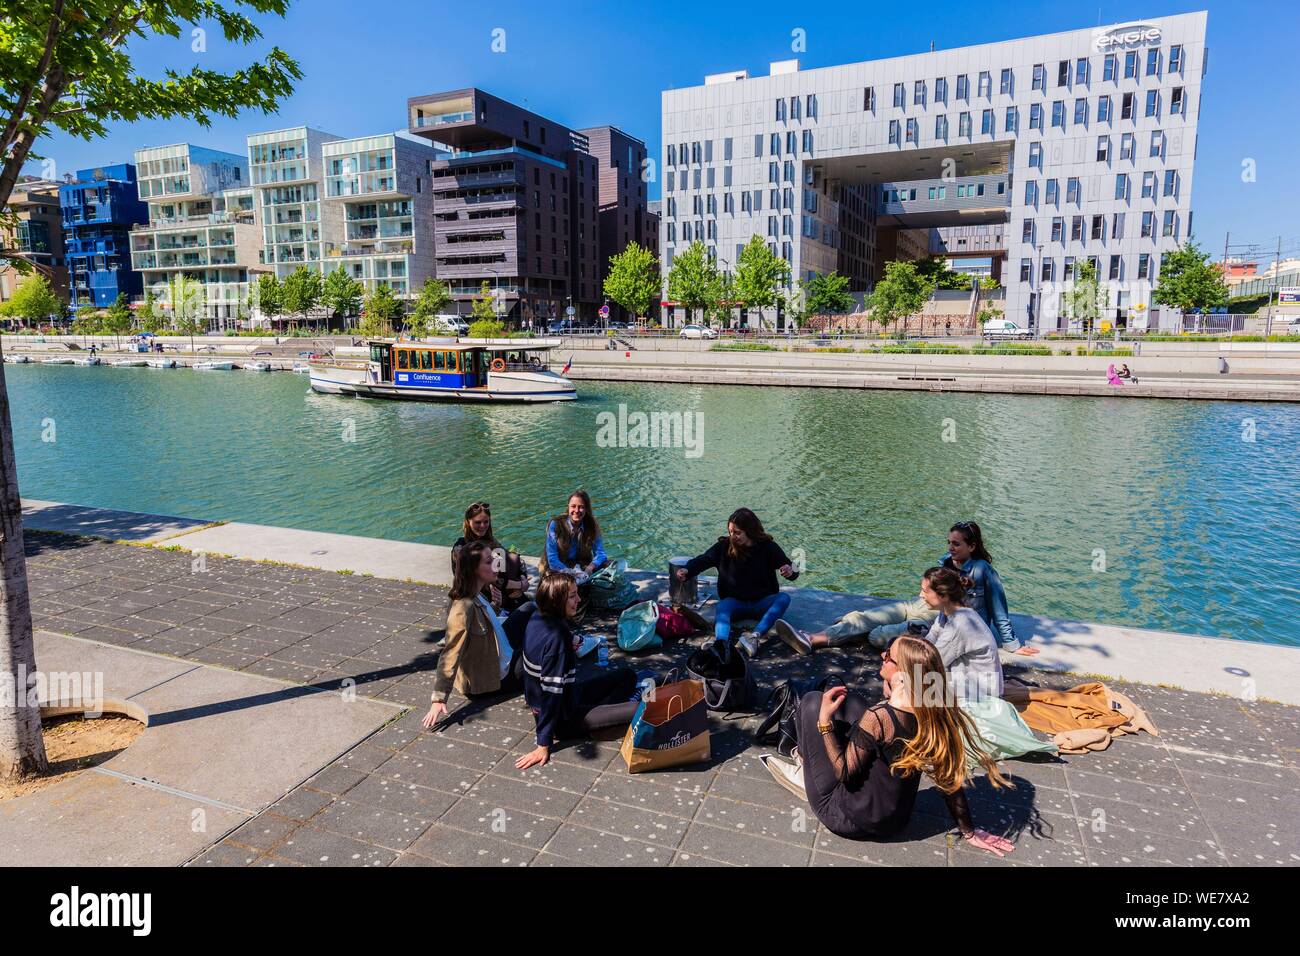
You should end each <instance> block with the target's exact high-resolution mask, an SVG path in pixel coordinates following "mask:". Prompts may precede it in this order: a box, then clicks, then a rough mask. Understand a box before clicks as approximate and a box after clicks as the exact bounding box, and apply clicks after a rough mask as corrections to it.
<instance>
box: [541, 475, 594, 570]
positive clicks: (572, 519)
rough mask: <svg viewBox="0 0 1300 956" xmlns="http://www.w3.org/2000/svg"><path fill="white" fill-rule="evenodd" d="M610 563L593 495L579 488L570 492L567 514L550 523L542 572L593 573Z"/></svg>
mask: <svg viewBox="0 0 1300 956" xmlns="http://www.w3.org/2000/svg"><path fill="white" fill-rule="evenodd" d="M608 563H609V558H608V556H607V555H606V554H605V542H604V540H603V539H602V538H601V536H600V525H599V524H598V523H597V521H596V515H595V513H594V512H593V511H592V510H591V496H590V495H589V494H587V493H586V492H585V491H583V490H582V489H581V488H579V489H578V490H577V491H575V492H574V493H573V494H571V495H569V506H568V508H566V509H565V512H564V514H562V515H556V516H555V517H554V518H552V519H551V520H550V522H549V523H548V524H547V525H546V548H545V550H544V551H543V556H542V573H543V574H552V573H555V572H559V573H562V574H575V575H576V574H578V573H579V572H581V573H584V574H591V573H592V572H594V571H599V570H600V569H601V568H603V567H604V566H605V565H606V564H608Z"/></svg>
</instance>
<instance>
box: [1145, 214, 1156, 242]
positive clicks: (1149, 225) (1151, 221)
mask: <svg viewBox="0 0 1300 956" xmlns="http://www.w3.org/2000/svg"><path fill="white" fill-rule="evenodd" d="M1155 235H1156V214H1155V213H1153V212H1144V213H1143V214H1142V238H1143V239H1154V238H1155Z"/></svg>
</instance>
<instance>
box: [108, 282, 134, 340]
mask: <svg viewBox="0 0 1300 956" xmlns="http://www.w3.org/2000/svg"><path fill="white" fill-rule="evenodd" d="M131 325H132V316H131V306H130V304H129V300H128V299H127V296H126V293H125V292H120V293H118V296H117V299H116V300H114V302H113V304H112V305H111V306H109V307H108V311H107V312H105V313H104V319H103V321H102V322H101V323H100V328H101V329H103V331H104V332H105V333H106V334H108V335H125V334H126V333H127V332H130V331H131Z"/></svg>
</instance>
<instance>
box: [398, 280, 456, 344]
mask: <svg viewBox="0 0 1300 956" xmlns="http://www.w3.org/2000/svg"><path fill="white" fill-rule="evenodd" d="M450 307H451V289H449V288H447V283H445V282H439V281H438V280H437V279H433V278H429V279H425V280H424V285H422V286H420V291H419V293H418V294H417V295H416V297H415V310H414V311H413V312H412V313H411V316H410V317H409V318H408V319H407V320H406V325H407V328H408V329H410V332H411V335H412V337H414V338H417V339H422V338H425V337H426V336H427V335H428V334H429V332H430V330H431V329H432V328H433V324H434V320H435V319H436V318H437V317H438V316H439V315H442V314H443V313H444V312H446V311H447V309H449V308H450Z"/></svg>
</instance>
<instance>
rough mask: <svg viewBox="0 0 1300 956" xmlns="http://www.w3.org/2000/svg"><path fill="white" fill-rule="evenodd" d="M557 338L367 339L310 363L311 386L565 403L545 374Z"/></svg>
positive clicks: (560, 386) (559, 381)
mask: <svg viewBox="0 0 1300 956" xmlns="http://www.w3.org/2000/svg"><path fill="white" fill-rule="evenodd" d="M559 344H560V342H559V340H558V339H490V340H489V339H481V340H470V341H457V340H456V339H430V340H427V341H422V342H415V341H397V342H390V341H379V340H376V341H372V342H370V343H368V355H367V352H366V351H365V350H357V351H358V352H360V353H361V354H359V355H357V356H356V357H355V358H352V357H351V356H349V355H348V354H346V350H339V351H340V352H342V353H344V354H342V355H341V356H338V357H335V358H333V359H331V360H328V361H326V360H313V361H312V362H311V387H312V389H313V390H315V391H317V392H324V393H326V394H332V395H355V396H360V397H365V398H393V399H404V400H407V401H422V402H437V401H454V402H570V401H573V400H574V399H575V398H577V397H578V392H577V389H576V388H575V387H574V385H573V383H572V382H571V381H569V379H567V378H565V377H564V373H565V372H567V371H568V366H567V365H566V366H565V368H564V370H563V372H555V371H552V370H551V368H550V366H549V362H548V359H549V356H550V352H551V350H553V349H555V348H556V347H557V346H558V345H559Z"/></svg>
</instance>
